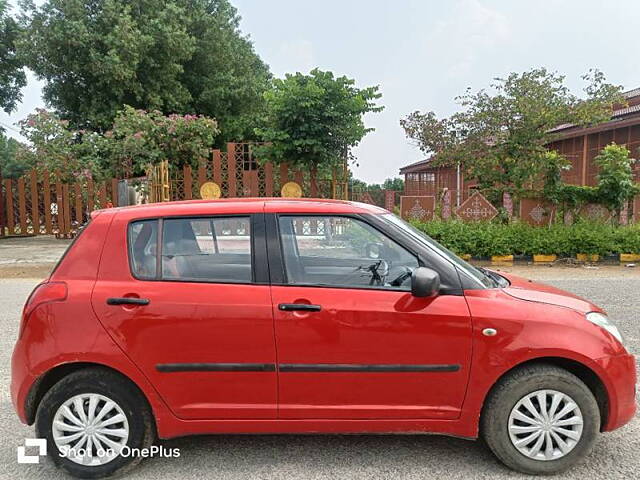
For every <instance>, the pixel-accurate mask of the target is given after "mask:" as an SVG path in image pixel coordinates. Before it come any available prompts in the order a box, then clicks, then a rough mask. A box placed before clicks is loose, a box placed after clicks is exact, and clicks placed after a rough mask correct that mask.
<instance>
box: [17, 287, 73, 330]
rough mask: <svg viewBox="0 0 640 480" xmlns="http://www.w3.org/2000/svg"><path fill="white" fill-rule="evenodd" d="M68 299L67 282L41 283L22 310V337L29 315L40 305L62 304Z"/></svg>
mask: <svg viewBox="0 0 640 480" xmlns="http://www.w3.org/2000/svg"><path fill="white" fill-rule="evenodd" d="M66 298H67V284H66V283H65V282H49V283H41V284H40V285H38V286H37V287H36V288H34V289H33V292H31V295H29V298H28V299H27V303H25V305H24V309H23V310H22V325H21V326H20V335H22V331H23V330H24V327H25V326H26V323H27V319H28V318H29V315H31V313H32V312H33V311H34V310H35V309H36V308H38V307H39V306H40V305H43V304H45V303H52V302H62V301H64V300H66Z"/></svg>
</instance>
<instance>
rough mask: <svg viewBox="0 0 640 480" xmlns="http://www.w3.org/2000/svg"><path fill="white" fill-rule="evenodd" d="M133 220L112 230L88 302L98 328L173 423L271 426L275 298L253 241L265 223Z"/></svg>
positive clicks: (127, 215) (124, 218)
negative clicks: (229, 421)
mask: <svg viewBox="0 0 640 480" xmlns="http://www.w3.org/2000/svg"><path fill="white" fill-rule="evenodd" d="M134 214H135V211H131V212H128V211H124V212H121V213H119V214H118V216H117V217H116V219H115V220H114V222H113V224H112V226H111V229H110V233H109V238H108V239H107V242H106V245H107V246H106V249H105V254H104V255H103V260H102V262H101V267H100V274H99V278H98V282H97V283H96V286H95V289H94V292H93V298H92V302H93V306H94V309H95V311H96V313H97V315H98V317H99V319H100V321H101V322H102V323H103V325H104V326H105V328H106V329H107V330H108V332H109V333H110V334H111V336H112V337H113V338H114V339H115V341H116V342H118V343H119V345H120V347H121V348H122V349H123V351H124V352H125V353H126V354H127V355H128V356H129V357H130V358H131V359H132V360H133V362H135V363H136V364H137V366H138V367H139V368H140V369H141V370H142V371H143V373H144V374H145V375H146V376H147V377H148V378H149V380H150V381H151V382H152V384H153V385H154V386H155V388H156V389H157V390H158V392H159V393H160V395H161V396H162V397H163V399H164V400H165V401H166V403H167V404H168V405H169V407H170V408H171V410H172V411H173V412H174V414H175V415H176V416H178V417H180V418H184V419H222V418H238V419H245V418H246V419H257V418H260V419H262V418H275V417H276V413H277V378H276V375H277V374H276V367H275V363H276V355H275V343H274V332H273V315H272V310H271V296H270V292H269V285H268V278H266V277H264V278H258V277H257V275H258V273H259V271H263V272H264V271H266V260H265V255H264V252H263V253H262V254H260V255H258V254H256V249H258V250H260V245H259V241H257V240H256V239H255V238H254V229H255V228H263V227H264V222H263V220H262V215H258V216H255V218H254V221H253V222H252V219H251V217H250V216H249V215H247V216H239V217H200V218H170V217H168V218H164V219H146V220H144V219H143V220H140V219H135V218H131V217H132V216H133V215H134ZM260 221H262V225H260V223H259V222H260ZM256 224H257V227H255V228H254V225H256ZM127 235H128V258H127V256H126V255H123V253H124V252H123V251H122V250H123V249H124V246H125V245H126V244H127V242H125V241H124V239H125V238H127ZM252 259H253V262H252ZM260 262H265V263H264V268H259V266H260ZM252 264H253V268H252ZM257 271H258V272H257ZM136 302H137V303H136ZM140 302H141V303H140Z"/></svg>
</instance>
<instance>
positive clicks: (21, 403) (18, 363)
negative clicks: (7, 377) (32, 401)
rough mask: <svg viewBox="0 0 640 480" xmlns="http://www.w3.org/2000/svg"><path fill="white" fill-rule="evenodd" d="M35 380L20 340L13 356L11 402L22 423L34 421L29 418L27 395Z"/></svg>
mask: <svg viewBox="0 0 640 480" xmlns="http://www.w3.org/2000/svg"><path fill="white" fill-rule="evenodd" d="M35 380H36V379H35V378H34V377H33V376H32V375H31V374H30V373H29V367H28V365H27V358H26V355H25V352H24V348H23V345H22V342H20V340H18V342H17V343H16V345H15V347H14V350H13V355H12V357H11V402H12V403H13V408H14V409H15V411H16V413H17V414H18V417H19V418H20V421H21V422H22V423H30V422H31V421H33V420H32V419H28V418H27V412H26V408H25V407H26V404H27V396H28V395H29V391H30V390H31V387H32V386H33V384H34V382H35Z"/></svg>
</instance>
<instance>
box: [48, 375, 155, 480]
mask: <svg viewBox="0 0 640 480" xmlns="http://www.w3.org/2000/svg"><path fill="white" fill-rule="evenodd" d="M89 393H96V394H100V395H104V396H105V397H108V398H109V399H111V400H113V401H114V402H116V403H117V404H118V405H119V407H120V408H121V409H122V411H123V412H124V414H125V415H126V417H127V421H128V425H129V438H128V441H127V443H126V445H127V446H128V447H130V448H132V449H133V448H140V449H142V448H148V447H150V446H151V445H152V444H153V441H154V440H155V424H154V422H153V418H152V414H151V411H150V408H149V406H148V404H147V401H146V399H145V398H143V396H142V394H141V393H140V391H139V390H138V388H137V387H136V386H135V385H133V384H132V383H131V382H129V381H128V380H127V379H125V378H123V377H122V376H120V375H119V374H117V373H115V372H113V371H111V370H109V369H106V368H101V367H89V368H85V369H82V370H78V371H76V372H73V373H71V374H69V375H68V376H66V377H64V378H63V379H62V380H60V381H59V382H58V383H56V384H55V385H54V386H53V387H51V389H50V390H49V391H48V392H47V393H46V394H45V396H44V397H43V399H42V401H41V402H40V405H39V406H38V411H37V414H36V421H35V430H36V435H37V437H38V438H46V439H47V454H48V456H49V458H51V460H52V461H53V463H54V464H55V465H56V466H58V467H59V468H61V469H63V470H65V471H66V472H68V473H69V474H71V475H73V476H75V477H78V478H105V477H110V476H116V475H121V474H123V473H124V472H126V471H128V470H129V469H131V468H133V467H134V466H135V465H137V464H138V463H139V462H140V461H141V460H142V457H141V456H133V455H131V456H127V457H125V456H118V457H116V458H114V459H113V460H111V461H110V462H108V463H105V464H104V465H96V466H85V465H81V464H78V463H76V462H74V461H72V460H70V459H69V458H64V457H63V456H61V454H60V451H59V450H58V447H57V445H56V443H55V442H54V440H53V430H52V422H53V418H54V415H55V413H56V412H57V411H58V408H59V407H60V406H61V405H62V404H63V403H64V402H65V401H67V400H69V399H70V398H72V397H74V396H76V395H80V394H89Z"/></svg>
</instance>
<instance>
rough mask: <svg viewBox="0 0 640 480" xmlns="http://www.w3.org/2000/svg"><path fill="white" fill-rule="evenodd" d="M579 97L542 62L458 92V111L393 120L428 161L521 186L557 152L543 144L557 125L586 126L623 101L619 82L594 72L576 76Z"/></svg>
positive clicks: (486, 183) (500, 184)
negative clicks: (488, 87)
mask: <svg viewBox="0 0 640 480" xmlns="http://www.w3.org/2000/svg"><path fill="white" fill-rule="evenodd" d="M583 79H584V80H585V81H586V82H587V86H586V88H585V98H578V97H577V96H575V95H573V94H572V93H571V92H570V91H569V89H568V88H567V87H566V85H565V77H564V76H561V75H557V74H555V73H551V72H548V71H547V70H546V69H544V68H540V69H533V70H530V71H527V72H524V73H521V74H517V73H512V74H510V75H509V76H508V77H507V78H505V79H496V81H495V83H494V84H493V85H492V88H493V89H494V91H493V92H492V93H488V92H486V91H484V90H481V91H479V92H476V93H473V92H472V91H471V90H467V92H466V93H465V94H464V95H462V96H461V97H458V99H457V100H458V102H459V103H460V105H461V107H462V110H461V111H460V112H458V113H456V114H454V115H452V116H451V117H448V118H443V119H438V118H437V116H436V115H435V113H433V112H427V113H424V114H423V113H420V112H414V113H412V114H410V115H409V116H408V117H406V118H405V119H403V120H401V121H400V124H401V126H402V127H403V128H404V130H405V133H406V135H407V137H408V138H409V139H411V140H412V141H414V142H416V144H417V146H418V147H419V148H420V149H421V150H422V151H424V152H425V153H431V154H435V164H437V165H456V164H457V163H460V165H461V167H462V168H463V171H464V172H465V173H466V175H467V176H468V177H471V178H474V179H476V180H478V182H479V184H480V187H481V188H494V189H499V190H506V191H511V192H514V193H519V192H522V191H523V190H524V189H526V188H528V187H530V186H531V185H532V182H533V181H534V180H537V179H538V178H539V175H540V174H542V173H544V171H545V169H546V168H547V167H548V161H556V160H557V159H555V158H552V157H549V156H548V155H547V149H546V145H547V144H548V143H549V142H551V141H552V140H553V139H554V138H555V136H554V133H553V128H554V127H556V126H558V125H561V124H573V125H578V126H587V125H593V124H597V123H600V122H603V121H606V120H608V119H610V116H611V109H612V106H613V105H614V104H616V103H623V98H622V95H621V87H619V86H614V85H611V84H609V83H607V82H606V81H605V78H604V75H603V74H602V73H601V72H599V71H595V70H593V71H590V72H589V73H588V74H587V75H584V76H583Z"/></svg>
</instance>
